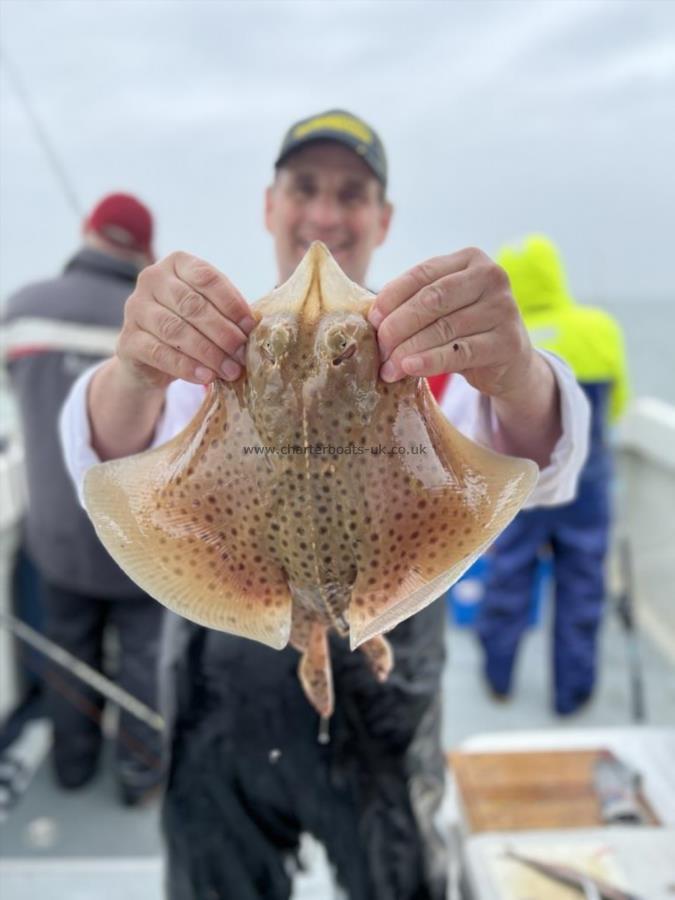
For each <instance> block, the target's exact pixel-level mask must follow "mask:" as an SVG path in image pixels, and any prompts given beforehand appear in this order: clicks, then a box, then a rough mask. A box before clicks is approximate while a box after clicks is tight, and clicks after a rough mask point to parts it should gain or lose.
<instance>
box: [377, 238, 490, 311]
mask: <svg viewBox="0 0 675 900" xmlns="http://www.w3.org/2000/svg"><path fill="white" fill-rule="evenodd" d="M474 252H475V251H474V250H473V249H467V250H459V251H458V252H457V253H451V254H449V255H448V256H434V257H432V258H431V259H428V260H426V261H425V262H422V263H418V265H416V266H413V268H412V269H409V270H408V271H407V272H404V273H403V275H400V276H399V277H398V278H395V279H394V280H393V281H390V282H389V283H388V284H385V286H384V287H383V288H382V290H381V291H380V293H379V294H378V295H377V297H376V298H375V302H374V303H373V305H372V307H371V310H370V313H369V315H368V320H369V322H370V324H371V325H372V326H373V327H374V328H379V326H380V323H381V322H383V321H384V319H385V318H386V317H387V316H388V315H389V314H390V313H392V312H393V311H394V310H395V309H397V308H398V307H399V306H400V305H401V304H402V303H404V302H405V301H406V300H409V299H410V297H413V296H414V295H415V294H416V293H417V292H418V291H419V290H421V289H422V288H423V287H426V285H428V284H432V283H433V282H434V281H437V280H438V279H439V278H442V277H443V276H444V275H451V274H452V273H453V272H460V271H461V270H462V269H466V268H467V266H468V265H469V262H470V260H471V259H472V256H473V254H474Z"/></svg>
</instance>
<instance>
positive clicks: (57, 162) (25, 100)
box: [0, 46, 83, 220]
mask: <svg viewBox="0 0 675 900" xmlns="http://www.w3.org/2000/svg"><path fill="white" fill-rule="evenodd" d="M0 63H2V66H3V67H4V70H5V74H6V75H7V80H8V82H9V84H10V86H11V87H12V89H13V91H14V93H15V95H16V97H17V99H18V100H19V103H20V104H21V106H22V107H23V109H24V112H25V113H26V116H27V117H28V120H29V122H30V124H31V125H32V127H33V132H34V134H35V137H36V138H37V142H38V144H39V145H40V147H41V148H42V150H43V152H44V154H45V156H46V158H47V162H48V164H49V167H50V169H51V171H52V174H53V175H54V176H55V177H56V180H57V181H58V183H59V185H60V187H61V189H62V190H63V193H64V195H65V198H66V202H67V204H68V206H69V207H70V208H71V210H72V211H73V212H74V213H75V215H76V216H77V218H78V220H81V219H82V217H83V211H82V205H81V203H80V201H79V198H78V196H77V192H76V190H75V187H74V186H73V183H72V181H71V179H70V176H69V175H68V172H67V170H66V167H65V164H64V163H63V161H62V160H61V158H60V157H59V154H58V153H57V151H56V148H55V147H54V145H53V143H52V141H51V140H50V137H49V135H48V133H47V129H46V128H45V126H44V125H43V124H42V122H41V120H40V117H39V116H38V114H37V112H36V110H35V107H34V106H33V103H32V101H31V99H30V96H29V94H28V91H27V90H26V88H25V86H24V84H23V82H22V80H21V77H20V76H19V73H18V70H17V68H16V66H15V65H14V63H13V62H12V60H11V59H10V58H9V56H8V55H7V50H6V49H5V47H4V46H0Z"/></svg>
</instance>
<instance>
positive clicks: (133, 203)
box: [84, 194, 154, 259]
mask: <svg viewBox="0 0 675 900" xmlns="http://www.w3.org/2000/svg"><path fill="white" fill-rule="evenodd" d="M84 230H85V232H86V231H95V232H96V233H97V234H99V235H100V236H101V237H102V238H104V239H105V240H106V241H110V243H111V244H115V245H116V246H118V247H122V248H123V249H125V250H136V251H138V252H140V253H147V254H148V256H150V257H151V258H152V259H154V253H153V250H152V231H153V222H152V214H151V213H150V210H149V209H148V208H147V206H145V205H144V204H143V203H141V202H140V200H137V199H136V198H135V197H132V196H131V194H108V195H107V197H104V198H103V199H102V200H99V202H98V203H97V204H96V206H95V207H94V208H93V209H92V211H91V212H90V213H89V216H88V217H87V218H86V219H85V222H84Z"/></svg>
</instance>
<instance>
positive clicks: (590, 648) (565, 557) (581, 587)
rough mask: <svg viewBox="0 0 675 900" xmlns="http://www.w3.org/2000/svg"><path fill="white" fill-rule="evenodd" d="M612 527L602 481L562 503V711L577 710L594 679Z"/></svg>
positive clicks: (558, 686)
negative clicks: (563, 505) (609, 534)
mask: <svg viewBox="0 0 675 900" xmlns="http://www.w3.org/2000/svg"><path fill="white" fill-rule="evenodd" d="M608 531H609V509H608V502H607V492H606V489H605V486H604V484H602V483H596V484H595V485H591V486H590V488H589V489H587V490H584V489H582V490H581V493H580V496H579V499H578V500H577V501H575V502H574V503H572V504H570V505H569V506H566V507H563V508H562V510H561V513H560V517H559V521H558V523H557V525H556V528H555V535H554V537H553V540H552V546H553V556H554V565H555V582H556V604H555V621H554V629H553V642H554V645H553V671H554V685H555V707H556V710H557V712H559V713H569V712H573V711H574V709H576V707H577V706H579V705H580V704H581V703H583V702H584V701H585V700H586V699H587V698H588V696H589V695H590V694H591V692H592V690H593V686H594V684H595V674H596V656H597V636H598V629H599V626H600V621H601V619H602V610H603V604H604V598H605V579H604V568H605V558H606V555H607V546H608Z"/></svg>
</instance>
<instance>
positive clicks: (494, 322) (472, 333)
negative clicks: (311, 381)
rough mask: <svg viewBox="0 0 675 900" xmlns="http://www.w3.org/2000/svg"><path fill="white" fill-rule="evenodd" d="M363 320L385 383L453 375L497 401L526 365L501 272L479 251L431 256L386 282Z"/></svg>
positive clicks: (521, 333)
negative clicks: (371, 332) (371, 331)
mask: <svg viewBox="0 0 675 900" xmlns="http://www.w3.org/2000/svg"><path fill="white" fill-rule="evenodd" d="M369 318H370V322H371V323H372V324H373V325H374V326H375V327H376V328H377V329H378V333H377V334H378V341H379V345H380V352H381V355H382V359H383V360H384V361H385V364H384V366H383V367H382V371H381V377H382V378H383V379H384V380H385V381H398V380H399V379H400V378H403V377H404V376H405V375H437V374H439V373H441V372H461V373H462V374H463V375H464V377H465V378H466V379H467V381H468V382H469V383H470V384H472V385H473V386H474V387H475V388H477V389H478V390H479V391H481V393H483V394H489V395H491V396H499V395H500V394H502V393H504V392H508V391H509V390H510V389H511V388H513V387H514V386H515V385H516V384H517V383H518V380H519V379H520V378H521V377H522V374H523V373H524V372H525V371H526V370H527V369H528V368H529V366H530V364H531V361H532V346H531V344H530V340H529V337H528V335H527V331H526V330H525V326H524V325H523V322H522V319H521V317H520V314H519V312H518V307H517V306H516V303H515V301H514V299H513V297H512V295H511V289H510V286H509V280H508V278H507V276H506V273H505V272H504V270H503V269H502V268H500V267H499V266H498V265H496V264H495V263H494V262H493V261H492V260H491V259H490V258H489V257H488V256H486V255H485V254H484V253H482V252H481V251H480V250H475V249H468V250H460V251H459V252H458V253H452V254H451V255H450V256H437V257H435V258H433V259H429V260H427V261H426V262H423V263H420V264H419V265H417V266H415V267H414V268H413V269H410V271H408V272H406V273H405V274H403V275H401V276H400V277H399V278H396V279H395V280H394V281H390V282H389V284H387V285H385V287H384V288H383V289H382V291H381V292H380V293H379V295H378V297H377V299H376V301H375V303H374V304H373V308H372V309H371V312H370V317H369ZM380 323H381V324H380Z"/></svg>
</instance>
